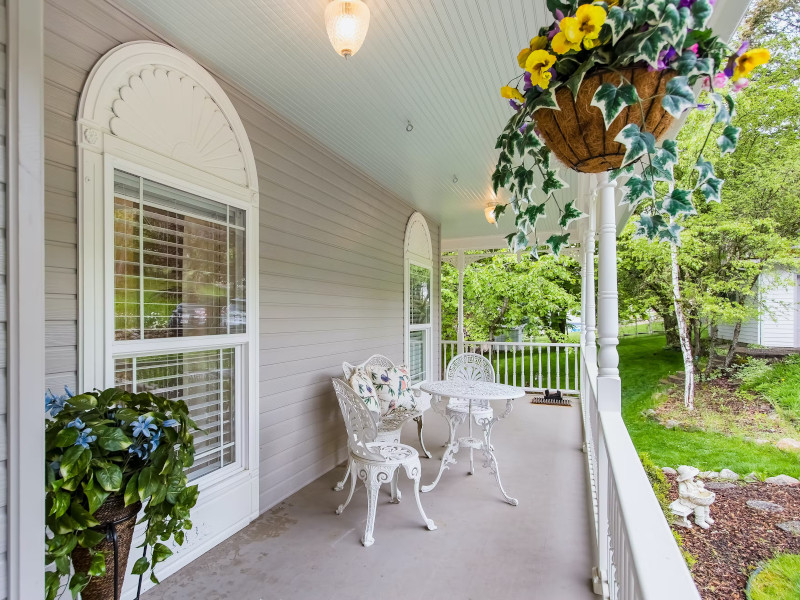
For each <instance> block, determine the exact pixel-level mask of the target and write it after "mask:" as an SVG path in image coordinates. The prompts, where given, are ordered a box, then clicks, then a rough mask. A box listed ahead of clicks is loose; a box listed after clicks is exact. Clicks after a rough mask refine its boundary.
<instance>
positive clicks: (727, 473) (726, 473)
mask: <svg viewBox="0 0 800 600" xmlns="http://www.w3.org/2000/svg"><path fill="white" fill-rule="evenodd" d="M719 478H720V479H725V480H727V481H739V475H738V474H737V473H734V472H733V471H731V470H730V469H722V471H720V472H719Z"/></svg>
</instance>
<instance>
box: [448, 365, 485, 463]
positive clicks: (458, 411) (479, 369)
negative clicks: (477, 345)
mask: <svg viewBox="0 0 800 600" xmlns="http://www.w3.org/2000/svg"><path fill="white" fill-rule="evenodd" d="M445 379H448V380H451V379H452V380H456V381H459V380H460V381H488V382H490V383H494V369H493V368H492V363H491V362H490V361H489V360H488V359H487V358H486V357H484V356H482V355H480V354H475V353H474V352H464V353H463V354H458V355H457V356H454V357H453V358H452V360H451V361H450V362H449V363H448V365H447V369H446V370H445ZM446 412H447V417H448V421H452V422H459V423H463V422H464V421H465V420H467V419H468V418H469V415H470V413H471V414H472V419H470V420H469V435H470V437H472V424H473V422H474V423H475V424H476V425H480V421H481V420H486V419H491V418H493V417H494V411H493V410H492V407H491V405H490V404H489V402H488V401H482V402H476V401H475V400H473V401H472V408H471V409H470V401H469V400H462V399H460V398H450V401H449V402H448V403H447V410H446ZM454 435H455V431H454V428H452V427H451V428H450V438H449V439H448V440H447V444H445V446H448V445H450V444H451V443H452V442H453V436H454ZM487 443H490V441H489V440H487ZM473 473H475V463H474V460H473V449H472V448H470V449H469V474H470V475H472V474H473Z"/></svg>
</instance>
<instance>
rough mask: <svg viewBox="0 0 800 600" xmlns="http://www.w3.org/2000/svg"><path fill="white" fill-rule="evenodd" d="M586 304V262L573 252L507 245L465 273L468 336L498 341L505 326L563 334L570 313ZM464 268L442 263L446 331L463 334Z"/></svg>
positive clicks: (449, 336) (447, 335)
mask: <svg viewBox="0 0 800 600" xmlns="http://www.w3.org/2000/svg"><path fill="white" fill-rule="evenodd" d="M579 307H580V266H579V265H578V263H577V261H575V260H574V259H572V258H570V257H568V256H560V257H556V256H552V255H547V256H543V257H542V258H540V259H539V260H535V259H534V258H532V257H531V256H529V255H523V256H522V257H520V258H519V259H518V258H517V255H516V254H512V253H510V252H507V251H504V252H501V253H499V254H496V255H494V256H492V257H489V258H485V259H482V260H480V261H478V262H475V263H472V264H471V265H469V266H468V267H467V269H466V271H465V273H464V330H465V331H464V339H467V340H489V341H492V340H494V339H495V337H496V336H497V335H498V334H499V333H500V332H501V331H502V330H504V329H505V328H509V327H519V326H525V333H526V335H541V334H544V335H547V336H548V337H549V338H550V339H554V340H555V339H562V338H563V335H564V328H565V325H566V318H567V313H568V312H569V311H574V310H576V309H579ZM457 323H458V270H457V269H456V268H454V267H452V266H451V265H449V264H446V263H445V264H443V265H442V337H443V338H444V339H451V340H455V339H457V337H458V336H457V326H458V325H457Z"/></svg>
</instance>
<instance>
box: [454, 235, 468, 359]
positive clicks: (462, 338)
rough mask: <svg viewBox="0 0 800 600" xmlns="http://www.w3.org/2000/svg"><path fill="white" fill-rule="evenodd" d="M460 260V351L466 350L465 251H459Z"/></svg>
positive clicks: (458, 263)
mask: <svg viewBox="0 0 800 600" xmlns="http://www.w3.org/2000/svg"><path fill="white" fill-rule="evenodd" d="M457 260H458V262H457V264H456V268H457V269H458V337H457V338H456V339H457V340H458V353H459V354H462V353H463V352H464V270H465V269H466V263H465V261H464V251H463V250H459V251H458V259H457Z"/></svg>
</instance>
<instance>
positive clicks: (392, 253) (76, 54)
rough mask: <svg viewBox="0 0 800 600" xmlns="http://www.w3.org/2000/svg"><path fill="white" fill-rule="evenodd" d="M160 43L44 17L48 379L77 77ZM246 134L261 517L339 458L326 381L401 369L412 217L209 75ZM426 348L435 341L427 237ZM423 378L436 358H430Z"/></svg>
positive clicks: (62, 357) (69, 335)
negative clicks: (251, 163)
mask: <svg viewBox="0 0 800 600" xmlns="http://www.w3.org/2000/svg"><path fill="white" fill-rule="evenodd" d="M141 39H151V40H158V39H159V38H158V37H157V36H156V35H155V34H154V33H153V32H152V31H151V30H149V29H147V28H146V27H144V26H142V25H141V24H139V23H137V22H136V21H135V20H133V19H131V18H130V17H128V16H127V15H126V14H125V13H123V12H121V11H118V10H117V9H115V8H114V7H113V6H111V5H110V4H109V3H107V2H104V1H101V0H47V3H46V5H45V73H46V82H45V88H46V89H45V105H46V113H45V135H46V139H45V158H46V166H45V169H46V200H45V201H46V210H47V222H46V227H47V235H46V240H45V243H46V249H47V286H48V287H47V329H46V335H47V339H48V346H47V374H48V383H49V385H51V386H53V387H54V389H55V388H60V386H61V385H63V384H64V383H67V384H70V385H74V383H75V372H76V368H77V351H76V339H77V338H76V336H77V322H76V320H77V252H78V232H77V225H76V216H77V201H76V177H77V171H76V155H75V154H76V153H75V115H76V112H77V105H78V98H79V94H80V90H81V89H82V86H83V83H84V81H85V80H86V77H87V75H88V73H89V70H90V69H91V68H92V66H93V65H94V64H95V62H96V61H97V60H98V59H99V58H100V57H101V56H102V55H103V54H105V53H106V52H107V51H108V50H110V49H111V48H113V47H115V46H117V45H118V44H120V43H123V42H128V41H133V40H141ZM217 79H218V80H220V81H221V83H222V87H223V88H224V90H225V92H226V93H227V94H228V96H229V98H230V100H231V102H232V103H233V105H234V107H235V108H236V111H237V112H238V114H239V116H240V117H241V119H242V121H243V122H244V125H245V128H246V130H247V134H248V137H249V139H250V143H251V145H252V147H253V152H254V154H255V160H256V167H257V171H258V176H259V190H260V203H259V206H260V218H259V230H260V238H259V239H260V251H259V272H260V292H261V293H260V306H259V317H260V332H259V335H260V337H259V380H260V396H261V397H260V415H259V428H260V453H259V460H260V471H259V473H260V507H261V510H262V511H264V510H267V509H268V508H270V507H272V506H274V505H275V504H277V503H278V502H280V501H281V500H283V499H284V498H286V497H287V496H289V495H291V494H292V493H293V492H295V491H296V490H298V489H300V488H302V487H303V486H305V485H306V484H308V483H309V482H311V481H313V480H314V479H316V478H317V477H319V476H321V475H323V474H324V473H326V472H327V471H329V470H330V469H331V468H333V467H334V466H335V465H337V464H338V463H340V462H341V461H343V460H344V459H345V458H346V456H347V447H346V443H345V442H346V439H345V435H344V427H343V423H342V419H341V416H340V414H339V412H338V410H339V409H338V405H337V403H336V398H335V397H334V395H333V393H332V387H331V383H330V378H331V377H332V376H340V375H341V363H342V362H343V361H349V362H354V363H358V362H361V361H363V360H364V359H365V358H367V357H369V356H370V355H371V354H375V353H381V354H385V355H387V356H389V357H390V358H392V360H394V361H396V362H398V363H400V362H402V357H403V335H404V334H403V329H404V325H403V321H404V318H405V317H404V314H403V294H404V289H403V277H404V275H403V270H404V259H403V240H404V229H405V225H406V222H407V221H408V218H409V217H410V216H411V214H412V213H413V212H414V209H413V208H412V207H411V206H410V205H409V204H408V203H407V202H404V201H403V200H402V199H400V198H398V197H397V196H394V195H392V194H390V193H389V192H387V191H386V190H385V189H384V188H382V187H381V186H379V185H377V184H376V183H375V182H374V181H372V180H371V179H369V178H368V177H366V176H364V175H363V174H362V173H360V172H358V171H356V170H355V169H354V168H353V167H352V166H350V165H349V164H348V163H347V162H345V161H343V160H342V159H340V158H339V157H337V156H336V155H334V154H332V153H331V152H330V151H328V150H327V149H326V148H324V147H323V146H321V145H320V144H319V143H318V142H316V141H314V140H313V139H311V138H310V137H309V136H307V135H306V134H304V133H301V132H299V131H298V130H297V129H296V128H294V127H293V126H291V125H289V124H287V123H286V122H285V121H284V120H282V119H281V118H279V117H277V116H276V115H275V114H273V113H272V112H271V111H270V110H269V109H268V108H266V107H264V106H263V105H262V104H260V103H258V102H256V101H255V100H254V99H252V97H250V96H249V95H247V94H246V93H244V92H242V91H240V90H239V89H237V88H234V87H233V86H231V85H228V84H226V83H225V81H224V78H220V77H217ZM428 226H429V229H430V233H431V238H432V244H433V256H434V263H433V270H432V288H433V289H432V298H433V302H432V306H431V317H432V323H431V331H432V332H433V333H432V335H433V340H432V344H431V347H432V348H438V340H439V329H440V327H439V322H438V321H439V306H438V299H439V291H438V290H439V264H438V256H439V248H440V245H439V225H438V224H437V223H436V222H434V221H430V220H429V221H428ZM432 358H433V372H437V370H438V360H439V353H438V351H437V352H434V353H433V356H432Z"/></svg>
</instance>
